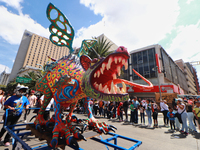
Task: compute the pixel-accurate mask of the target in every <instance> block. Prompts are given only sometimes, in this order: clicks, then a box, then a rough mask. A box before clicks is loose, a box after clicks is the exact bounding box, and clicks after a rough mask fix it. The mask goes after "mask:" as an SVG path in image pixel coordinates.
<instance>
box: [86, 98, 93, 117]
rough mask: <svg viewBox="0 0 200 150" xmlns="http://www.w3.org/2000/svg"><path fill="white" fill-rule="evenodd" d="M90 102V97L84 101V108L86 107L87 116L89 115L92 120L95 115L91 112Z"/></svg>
mask: <svg viewBox="0 0 200 150" xmlns="http://www.w3.org/2000/svg"><path fill="white" fill-rule="evenodd" d="M89 101H90V98H89V97H86V98H85V100H84V107H85V109H86V112H87V114H88V118H89V119H90V118H92V117H93V114H92V110H91V107H90V104H89Z"/></svg>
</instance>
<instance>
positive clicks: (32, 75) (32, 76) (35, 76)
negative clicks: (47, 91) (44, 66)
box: [23, 71, 42, 90]
mask: <svg viewBox="0 0 200 150" xmlns="http://www.w3.org/2000/svg"><path fill="white" fill-rule="evenodd" d="M23 77H24V78H30V79H31V82H29V83H24V85H26V86H28V87H29V89H30V90H35V84H36V82H37V80H38V79H39V78H41V77H42V73H41V72H39V71H38V72H35V71H31V72H28V73H27V74H25V75H23Z"/></svg>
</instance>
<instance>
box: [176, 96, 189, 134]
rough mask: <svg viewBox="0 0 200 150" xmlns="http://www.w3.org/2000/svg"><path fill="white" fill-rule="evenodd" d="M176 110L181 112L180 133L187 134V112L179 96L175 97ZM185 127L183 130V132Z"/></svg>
mask: <svg viewBox="0 0 200 150" xmlns="http://www.w3.org/2000/svg"><path fill="white" fill-rule="evenodd" d="M177 109H178V110H177V111H178V113H179V114H181V119H182V122H183V124H182V129H181V131H180V132H181V133H182V134H185V135H188V126H187V112H186V106H185V104H184V103H183V100H182V99H181V98H178V99H177ZM184 129H185V132H184Z"/></svg>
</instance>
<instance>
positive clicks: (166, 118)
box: [0, 86, 200, 146]
mask: <svg viewBox="0 0 200 150" xmlns="http://www.w3.org/2000/svg"><path fill="white" fill-rule="evenodd" d="M27 89H28V87H25V86H18V87H17V88H16V89H15V91H14V93H13V94H9V93H7V94H5V92H4V91H3V90H0V109H3V110H6V109H9V111H8V117H7V122H6V124H5V123H4V126H5V125H13V124H16V123H17V122H18V120H19V118H20V117H21V116H22V114H23V115H24V116H22V117H23V119H24V120H23V121H24V123H27V115H29V114H30V109H29V108H34V107H36V108H39V107H40V106H41V105H42V104H43V100H44V95H36V93H35V91H34V90H30V93H29V94H27V93H26V92H27ZM53 103H54V99H53V98H52V99H51V102H50V104H49V105H48V106H47V108H46V110H45V114H44V119H45V120H48V119H49V118H50V113H49V111H50V108H51V107H52V106H53ZM89 105H90V108H91V110H92V113H93V115H94V116H96V117H97V116H99V117H104V118H107V119H118V120H119V122H122V121H124V122H128V123H129V124H132V125H134V124H139V123H140V124H141V125H147V127H153V128H156V127H158V112H161V113H162V114H163V123H164V126H166V127H170V128H171V130H172V131H180V133H181V134H185V135H188V132H189V131H190V132H193V133H197V128H198V129H199V130H200V101H199V99H196V98H193V97H189V98H188V99H187V98H186V97H185V98H183V99H182V98H174V99H173V101H172V104H171V105H170V107H169V106H168V103H167V101H166V100H161V101H160V103H159V104H158V103H156V102H155V101H154V100H153V99H148V98H147V99H141V98H139V99H138V98H137V97H136V96H134V97H133V98H131V99H129V100H127V101H123V102H109V101H103V100H93V99H90V101H89ZM23 112H24V113H23ZM31 112H32V113H37V112H38V110H37V109H35V110H34V111H31ZM74 112H77V113H86V111H85V108H84V99H81V100H79V101H78V103H77V106H76V108H75V110H74ZM129 115H130V117H128V116H129ZM145 116H147V120H145ZM1 120H2V121H1V122H4V121H5V114H4V115H3V116H2V118H1ZM169 125H170V126H169ZM5 132H6V130H5V129H4V127H3V128H2V129H1V131H0V140H2V136H3V135H4V133H5ZM9 139H10V135H9V134H8V133H7V134H6V136H5V138H4V140H3V142H4V144H5V146H9V145H10V143H9Z"/></svg>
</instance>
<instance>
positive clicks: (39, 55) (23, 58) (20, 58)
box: [9, 30, 69, 81]
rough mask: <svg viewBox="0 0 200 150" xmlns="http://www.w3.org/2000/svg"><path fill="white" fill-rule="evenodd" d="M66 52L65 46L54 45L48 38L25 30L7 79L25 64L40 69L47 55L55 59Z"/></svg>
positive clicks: (12, 76) (13, 75)
mask: <svg viewBox="0 0 200 150" xmlns="http://www.w3.org/2000/svg"><path fill="white" fill-rule="evenodd" d="M68 54H69V49H68V48H67V47H60V46H56V45H54V44H53V43H52V42H51V41H50V40H49V39H47V38H45V37H42V36H39V35H37V34H34V33H31V32H29V31H27V30H25V32H24V34H23V37H22V40H21V43H20V46H19V49H18V52H17V56H16V58H15V62H14V65H13V68H12V71H11V74H10V77H9V81H11V80H13V79H14V78H15V77H17V74H18V72H19V70H20V69H22V68H25V67H27V66H28V67H29V66H30V67H34V68H40V69H42V66H43V65H44V64H46V63H47V61H48V56H50V57H51V58H54V59H56V60H57V59H60V58H61V57H63V56H65V55H68ZM40 65H41V66H40Z"/></svg>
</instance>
